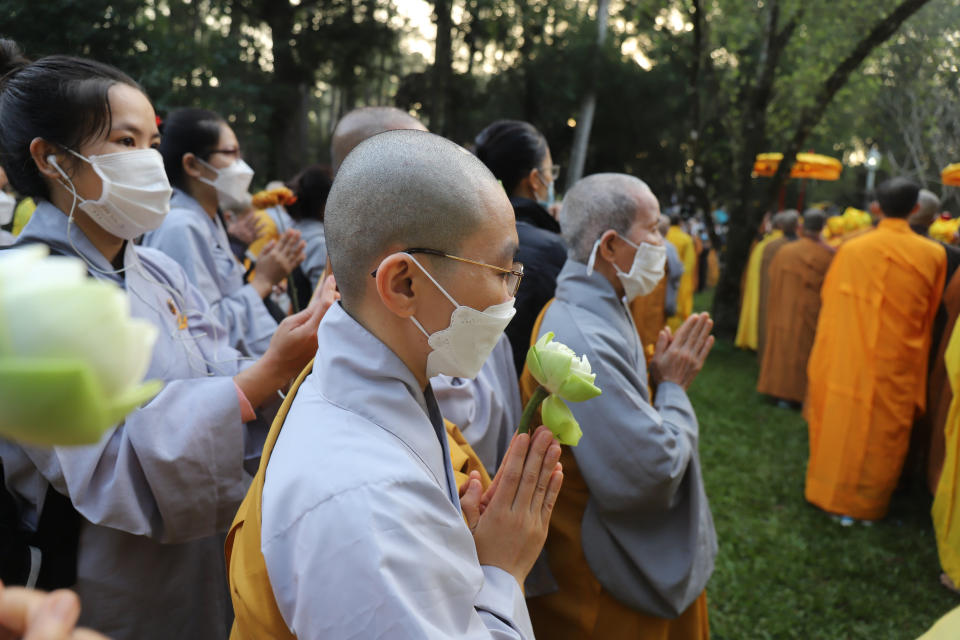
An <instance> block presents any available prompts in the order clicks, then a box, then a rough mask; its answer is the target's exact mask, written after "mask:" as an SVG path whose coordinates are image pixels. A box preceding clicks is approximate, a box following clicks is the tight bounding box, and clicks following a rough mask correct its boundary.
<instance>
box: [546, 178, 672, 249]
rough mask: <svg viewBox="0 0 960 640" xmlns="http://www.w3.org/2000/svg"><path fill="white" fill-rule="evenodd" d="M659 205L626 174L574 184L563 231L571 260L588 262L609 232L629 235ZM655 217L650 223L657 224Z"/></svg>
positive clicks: (562, 222) (566, 201)
mask: <svg viewBox="0 0 960 640" xmlns="http://www.w3.org/2000/svg"><path fill="white" fill-rule="evenodd" d="M648 210H652V212H653V213H652V215H656V216H658V215H659V203H658V202H657V199H656V197H655V196H654V195H653V192H651V191H650V187H648V186H647V185H646V183H644V182H643V181H642V180H640V179H638V178H634V177H633V176H628V175H626V174H623V173H597V174H594V175H592V176H587V177H586V178H583V179H582V180H580V181H579V182H577V183H576V184H574V185H573V187H572V188H571V189H570V190H569V191H567V193H566V194H565V195H564V197H563V208H562V209H561V210H560V228H561V229H562V230H563V239H564V240H566V241H567V246H568V247H569V248H570V249H569V254H570V257H571V258H573V259H574V260H576V261H577V262H583V263H586V262H587V260H589V259H590V253H591V252H592V251H593V245H594V244H595V243H596V241H597V240H598V239H599V238H600V236H602V235H603V234H604V232H605V231H607V230H608V229H613V230H614V231H616V232H617V233H618V234H620V235H621V236H625V235H626V234H627V232H628V231H629V230H630V227H632V226H633V224H634V223H635V222H636V221H637V219H638V217H639V216H640V215H641V214H642V213H644V212H646V211H648ZM656 219H657V218H652V219H651V220H650V223H651V224H653V222H654V220H656Z"/></svg>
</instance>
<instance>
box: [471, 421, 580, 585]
mask: <svg viewBox="0 0 960 640" xmlns="http://www.w3.org/2000/svg"><path fill="white" fill-rule="evenodd" d="M560 451H561V450H560V443H558V442H557V440H556V439H555V438H554V437H553V434H551V433H550V430H549V429H547V428H546V427H540V428H539V429H537V430H536V432H534V433H533V435H532V437H531V435H530V434H527V433H522V434H518V435H515V436H514V437H513V440H512V441H511V443H510V448H509V449H508V450H507V454H506V456H504V458H503V462H502V463H501V465H500V469H498V470H497V475H496V476H495V477H494V480H493V482H492V483H491V485H490V487H489V488H488V489H487V491H486V493H485V494H484V495H483V496H478V494H479V491H478V488H479V487H478V485H479V482H477V484H474V481H473V479H471V480H470V482H469V483H468V486H467V488H466V491H465V492H464V495H463V496H462V497H461V504H463V505H465V508H464V514H465V516H466V519H467V524H468V526H470V525H471V524H472V526H471V531H472V532H473V540H474V542H475V543H476V545H477V557H478V558H479V560H480V564H482V565H490V566H494V567H499V568H500V569H503V570H504V571H506V572H508V573H509V574H511V575H512V576H513V577H514V578H516V580H517V582H518V583H519V584H521V585H522V584H523V581H524V580H525V579H526V577H527V574H528V573H529V572H530V569H531V568H532V567H533V563H534V562H536V560H537V556H539V555H540V550H541V549H542V548H543V543H544V542H545V541H546V539H547V530H548V529H549V527H550V516H551V514H552V513H553V507H554V505H555V504H556V502H557V495H558V494H559V493H560V486H561V485H562V484H563V469H562V467H561V466H560ZM478 497H479V499H478ZM471 520H472V523H471Z"/></svg>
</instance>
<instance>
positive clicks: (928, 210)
mask: <svg viewBox="0 0 960 640" xmlns="http://www.w3.org/2000/svg"><path fill="white" fill-rule="evenodd" d="M917 205H919V208H918V209H917V210H916V211H915V212H914V213H912V214H910V218H909V219H908V221H909V223H910V226H911V227H912V228H913V229H915V230H917V231H920V232H923V233H926V231H927V229H929V228H930V225H931V224H933V221H934V219H936V217H937V214H939V213H940V198H938V197H937V194H935V193H934V192H933V191H928V190H927V189H920V193H919V195H917Z"/></svg>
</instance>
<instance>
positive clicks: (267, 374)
mask: <svg viewBox="0 0 960 640" xmlns="http://www.w3.org/2000/svg"><path fill="white" fill-rule="evenodd" d="M233 381H234V382H235V383H237V386H238V387H240V390H241V391H243V394H244V395H245V396H247V400H249V401H250V404H252V405H253V406H254V407H260V406H262V405H263V404H264V403H265V402H266V401H267V400H269V399H270V398H272V397H273V395H274V394H275V393H276V392H277V391H278V390H279V389H281V388H283V385H285V384H286V383H287V382H289V376H288V375H287V374H286V372H285V371H283V370H282V368H281V367H279V366H277V365H276V364H274V363H273V362H272V361H271V360H270V356H269V355H266V356H264V357H262V358H260V359H259V360H257V361H256V362H255V363H254V364H253V365H251V366H250V367H248V368H247V369H244V370H243V371H241V372H240V373H238V374H237V375H235V376H234V377H233Z"/></svg>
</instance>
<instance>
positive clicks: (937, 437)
mask: <svg viewBox="0 0 960 640" xmlns="http://www.w3.org/2000/svg"><path fill="white" fill-rule="evenodd" d="M943 306H944V307H945V309H946V311H947V324H946V327H945V329H944V332H943V334H942V337H941V340H940V344H939V346H938V347H937V350H936V352H935V353H936V355H935V356H934V363H933V368H932V369H931V371H930V382H929V384H928V385H927V420H928V421H929V424H930V429H931V434H930V449H929V457H928V458H927V485H928V486H929V487H930V491H931V493H936V491H937V483H938V482H939V481H940V470H941V469H942V468H943V458H944V455H945V434H944V428H945V427H946V423H947V412H948V411H949V409H950V402H951V400H953V391H952V390H951V388H950V381H949V380H948V379H947V366H946V363H945V362H944V359H943V357H944V354H945V352H946V350H947V343H948V342H949V341H950V336H951V335H953V328H954V325H955V324H956V322H957V317H958V316H960V270H958V271H956V272H954V274H953V277H952V278H950V283H949V284H948V285H947V288H946V290H945V291H944V292H943Z"/></svg>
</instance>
